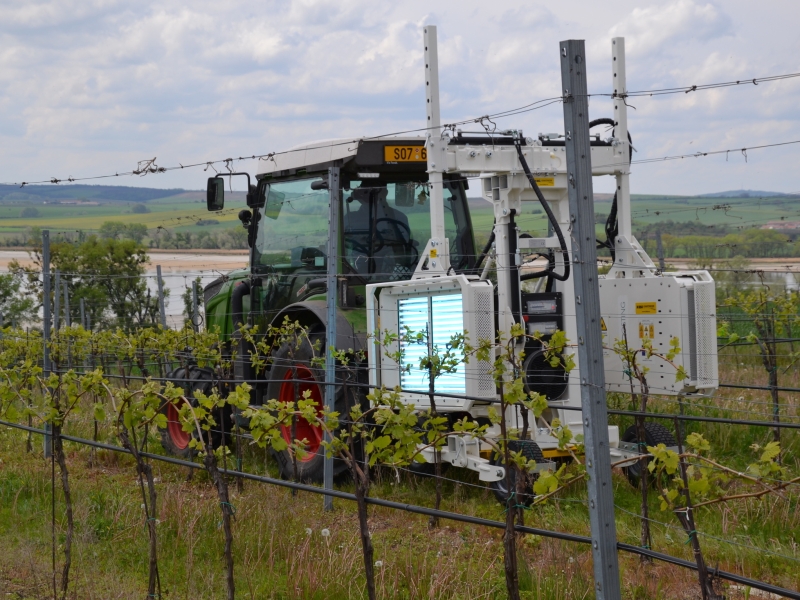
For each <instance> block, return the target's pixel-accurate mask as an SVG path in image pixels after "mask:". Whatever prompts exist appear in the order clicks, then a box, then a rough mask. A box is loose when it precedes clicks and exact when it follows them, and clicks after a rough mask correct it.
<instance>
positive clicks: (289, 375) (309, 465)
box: [266, 326, 360, 483]
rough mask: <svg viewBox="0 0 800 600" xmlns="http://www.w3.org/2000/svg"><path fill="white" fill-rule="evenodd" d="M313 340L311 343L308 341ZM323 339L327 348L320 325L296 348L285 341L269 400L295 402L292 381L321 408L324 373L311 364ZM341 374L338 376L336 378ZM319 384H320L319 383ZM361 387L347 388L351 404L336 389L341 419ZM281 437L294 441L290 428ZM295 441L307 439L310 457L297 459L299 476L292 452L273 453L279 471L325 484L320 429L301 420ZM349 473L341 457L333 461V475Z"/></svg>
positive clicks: (278, 355) (336, 406) (275, 358)
mask: <svg viewBox="0 0 800 600" xmlns="http://www.w3.org/2000/svg"><path fill="white" fill-rule="evenodd" d="M309 340H310V341H309ZM317 340H321V342H322V347H324V346H325V330H324V329H323V328H322V327H321V326H318V327H316V328H314V329H312V330H311V331H310V332H309V334H308V339H303V340H302V342H301V343H300V346H299V347H297V342H296V340H295V339H291V340H288V341H286V342H284V343H283V344H282V345H281V347H280V348H278V350H277V351H276V352H275V354H274V356H273V365H272V369H271V371H270V374H269V383H268V384H267V395H266V398H267V399H269V400H280V401H284V402H286V401H290V402H291V401H293V400H295V399H296V397H295V387H294V386H295V384H294V382H293V381H292V380H295V379H297V380H300V381H301V383H297V388H296V390H297V397H302V394H303V392H304V391H306V390H310V391H311V397H312V398H314V399H315V400H316V401H317V402H318V403H319V405H320V408H322V407H324V404H325V386H324V385H320V383H321V382H324V381H325V372H324V370H323V369H321V368H320V367H318V366H316V365H312V364H311V360H312V359H313V358H314V357H315V353H314V350H313V348H312V346H311V344H313V343H315V342H316V341H317ZM338 376H339V375H338V374H337V377H338ZM318 382H319V383H318ZM359 391H360V390H359V388H356V387H355V386H353V387H348V396H349V397H350V401H349V403H348V401H347V400H346V399H345V394H344V390H343V386H342V385H337V386H336V396H335V399H334V410H336V411H337V412H338V413H339V418H340V419H341V420H344V419H347V418H349V415H350V407H351V406H352V405H353V402H355V401H357V400H356V398H359V397H360V394H359ZM282 435H283V436H284V439H285V440H286V441H287V442H288V441H289V440H290V438H291V430H290V429H289V428H285V429H282ZM295 438H296V439H304V438H305V439H307V440H309V442H310V444H309V447H308V454H307V455H306V456H305V457H304V458H303V459H302V460H300V459H299V458H298V460H297V473H295V468H294V461H293V459H292V454H291V453H290V452H289V450H282V451H280V452H273V454H274V456H275V459H276V461H277V463H278V470H279V472H280V476H281V477H282V478H283V479H287V480H294V479H297V480H298V481H304V482H308V483H322V480H323V474H324V469H325V467H324V465H325V448H324V446H322V445H321V444H320V441H321V439H322V430H321V428H319V427H311V426H310V424H309V423H308V422H307V421H305V420H304V419H299V420H298V422H297V423H296V425H295ZM346 470H347V464H346V463H345V461H344V460H343V459H341V458H339V457H334V459H333V475H334V477H338V476H340V475H341V474H342V473H344V472H345V471H346Z"/></svg>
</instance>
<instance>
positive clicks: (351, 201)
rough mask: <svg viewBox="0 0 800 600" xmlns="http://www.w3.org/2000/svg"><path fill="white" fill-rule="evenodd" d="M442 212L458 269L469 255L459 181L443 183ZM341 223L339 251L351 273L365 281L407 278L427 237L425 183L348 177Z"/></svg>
mask: <svg viewBox="0 0 800 600" xmlns="http://www.w3.org/2000/svg"><path fill="white" fill-rule="evenodd" d="M444 213H445V235H447V238H448V239H449V240H450V262H451V264H452V265H453V267H454V268H456V269H459V270H460V269H463V268H464V267H465V266H466V263H467V260H465V259H466V258H468V257H469V256H471V255H472V254H473V250H472V237H471V236H472V233H471V227H470V225H469V216H468V213H467V211H466V208H465V207H464V202H463V190H462V188H461V186H460V184H451V183H450V182H446V184H445V188H444ZM342 223H343V240H344V249H343V251H342V254H343V256H344V259H345V261H346V263H347V265H348V266H349V267H350V268H351V269H352V271H353V272H355V273H357V274H358V275H359V276H361V277H362V278H363V279H364V280H365V281H368V282H370V283H376V282H380V281H399V280H404V279H410V278H411V275H412V274H413V273H414V269H416V267H417V263H418V262H419V258H420V254H421V253H422V251H423V250H424V249H425V244H427V243H428V240H429V239H430V237H431V217H430V202H429V190H428V184H427V183H422V182H398V183H379V184H374V183H372V182H370V181H369V180H365V181H352V182H351V184H350V189H348V190H345V191H344V193H343V203H342Z"/></svg>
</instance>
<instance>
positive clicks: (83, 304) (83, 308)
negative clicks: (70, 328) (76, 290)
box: [78, 298, 89, 331]
mask: <svg viewBox="0 0 800 600" xmlns="http://www.w3.org/2000/svg"><path fill="white" fill-rule="evenodd" d="M78 304H79V305H80V310H81V327H83V328H84V329H85V330H86V331H89V327H87V325H86V302H85V300H84V299H83V298H81V299H80V301H79V302H78Z"/></svg>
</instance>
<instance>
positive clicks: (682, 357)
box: [599, 271, 719, 396]
mask: <svg viewBox="0 0 800 600" xmlns="http://www.w3.org/2000/svg"><path fill="white" fill-rule="evenodd" d="M599 283H600V312H601V315H602V322H601V329H602V333H603V354H604V356H603V359H604V364H605V375H606V389H607V390H608V391H612V392H626V393H631V386H633V392H634V393H640V392H641V391H642V389H641V388H642V386H641V384H640V382H639V381H638V380H637V379H636V378H634V377H633V376H632V375H633V374H632V372H631V369H630V366H629V365H628V364H627V362H626V361H624V360H623V359H622V357H621V356H620V353H619V352H617V351H615V350H614V347H615V344H616V343H617V342H618V341H621V340H625V339H626V338H627V347H628V348H629V349H630V350H638V353H637V356H636V361H637V364H638V365H640V367H643V368H644V369H646V370H647V373H646V376H645V377H646V382H647V386H648V389H649V393H651V394H663V395H670V396H676V395H688V394H696V395H709V394H711V393H713V391H714V390H716V389H717V387H718V386H719V374H718V370H717V316H716V297H715V287H714V280H713V279H712V278H711V275H710V274H709V273H708V271H680V272H675V273H665V274H663V275H661V276H657V277H641V278H613V279H611V278H609V279H603V278H601V279H600V281H599ZM676 337H677V338H678V344H679V346H680V352H678V353H677V354H676V356H675V357H674V358H673V359H672V360H671V361H667V360H666V359H665V358H662V357H666V355H667V354H668V353H669V352H670V350H671V345H670V342H671V340H672V339H673V338H676ZM645 339H648V340H649V341H650V343H651V345H652V349H653V355H652V356H650V357H649V358H648V357H647V355H646V354H647V353H646V352H645V351H644V350H643V349H642V347H643V342H644V340H645ZM657 355H661V356H657ZM678 367H683V369H684V371H685V372H686V375H687V378H686V379H684V380H682V381H676V375H677V369H678Z"/></svg>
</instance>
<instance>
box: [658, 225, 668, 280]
mask: <svg viewBox="0 0 800 600" xmlns="http://www.w3.org/2000/svg"><path fill="white" fill-rule="evenodd" d="M656 254H657V255H658V268H659V269H661V270H662V271H664V270H665V269H666V266H665V265H664V244H662V243H661V230H660V229H656Z"/></svg>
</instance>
